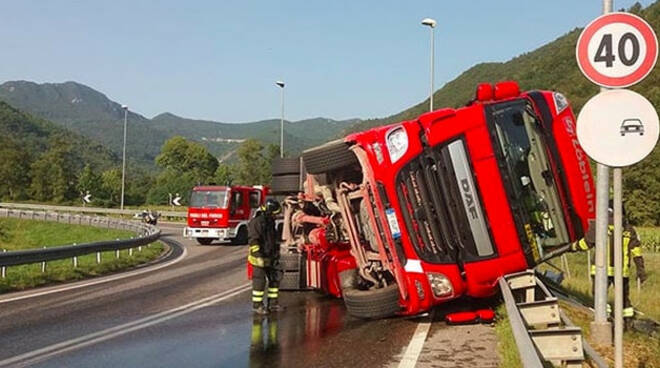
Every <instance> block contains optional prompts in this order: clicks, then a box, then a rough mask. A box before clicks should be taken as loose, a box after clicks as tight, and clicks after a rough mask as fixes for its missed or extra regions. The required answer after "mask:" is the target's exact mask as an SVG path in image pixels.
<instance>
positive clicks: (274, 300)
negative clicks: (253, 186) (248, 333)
mask: <svg viewBox="0 0 660 368" xmlns="http://www.w3.org/2000/svg"><path fill="white" fill-rule="evenodd" d="M279 211H280V206H279V203H277V202H276V201H274V200H272V199H269V200H268V201H266V204H264V205H263V206H262V208H261V212H260V213H259V214H258V215H257V216H255V217H254V218H253V219H252V220H250V222H249V223H248V244H250V245H249V247H250V248H249V253H248V262H249V263H250V264H251V265H252V304H253V309H254V311H255V312H256V313H258V314H266V313H267V312H268V310H276V309H279V306H278V297H279V295H278V293H279V282H280V279H281V278H282V271H281V270H280V267H279V258H280V248H279V244H278V243H277V232H276V229H275V219H274V215H275V214H277V213H279ZM266 285H268V289H267V290H266ZM265 301H266V302H267V303H264V302H265ZM266 306H267V307H266Z"/></svg>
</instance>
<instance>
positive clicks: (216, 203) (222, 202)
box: [190, 190, 227, 208]
mask: <svg viewBox="0 0 660 368" xmlns="http://www.w3.org/2000/svg"><path fill="white" fill-rule="evenodd" d="M190 207H219V208H226V207H227V191H226V190H216V191H193V192H192V195H191V196H190Z"/></svg>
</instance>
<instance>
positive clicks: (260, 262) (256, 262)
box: [248, 254, 266, 267]
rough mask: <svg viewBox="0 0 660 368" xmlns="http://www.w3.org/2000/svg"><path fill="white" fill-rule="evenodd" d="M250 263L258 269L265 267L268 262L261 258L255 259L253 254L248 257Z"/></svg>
mask: <svg viewBox="0 0 660 368" xmlns="http://www.w3.org/2000/svg"><path fill="white" fill-rule="evenodd" d="M248 262H249V263H250V264H251V265H253V266H257V267H264V265H265V263H266V262H264V259H263V258H261V257H255V256H253V255H251V254H250V255H249V256H248Z"/></svg>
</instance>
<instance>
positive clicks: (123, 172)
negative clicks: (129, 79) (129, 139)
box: [120, 105, 128, 210]
mask: <svg viewBox="0 0 660 368" xmlns="http://www.w3.org/2000/svg"><path fill="white" fill-rule="evenodd" d="M121 108H122V109H124V149H123V151H122V159H121V205H120V208H121V209H122V210H123V209H124V183H125V181H126V122H127V121H128V106H126V105H122V106H121Z"/></svg>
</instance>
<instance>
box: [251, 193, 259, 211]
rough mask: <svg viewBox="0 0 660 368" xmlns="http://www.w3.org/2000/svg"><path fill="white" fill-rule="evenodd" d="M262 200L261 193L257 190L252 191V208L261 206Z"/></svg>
mask: <svg viewBox="0 0 660 368" xmlns="http://www.w3.org/2000/svg"><path fill="white" fill-rule="evenodd" d="M260 202H261V193H260V192H257V191H254V192H250V208H257V207H259V203H260Z"/></svg>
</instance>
